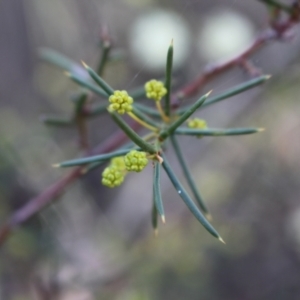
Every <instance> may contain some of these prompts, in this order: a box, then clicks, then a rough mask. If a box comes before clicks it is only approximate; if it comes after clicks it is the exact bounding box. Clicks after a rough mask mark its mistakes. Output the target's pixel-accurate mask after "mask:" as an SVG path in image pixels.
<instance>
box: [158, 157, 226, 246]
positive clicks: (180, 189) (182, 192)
mask: <svg viewBox="0 0 300 300" xmlns="http://www.w3.org/2000/svg"><path fill="white" fill-rule="evenodd" d="M163 160H164V161H163V163H162V166H163V168H164V169H165V171H166V173H167V175H168V176H169V178H170V180H171V182H172V184H173V186H174V187H175V189H176V191H177V193H178V194H179V196H180V197H181V199H182V200H183V201H184V203H185V204H186V206H187V207H188V208H189V210H190V211H191V212H192V214H193V215H194V216H195V217H196V219H197V220H198V221H199V222H200V223H201V224H202V225H203V227H204V228H205V229H206V230H207V231H208V232H209V233H210V234H211V235H212V236H214V237H216V238H217V239H218V240H219V241H221V242H222V243H225V242H224V241H223V239H222V238H221V236H220V235H219V233H218V232H217V231H216V229H215V228H214V227H213V226H212V225H211V224H210V223H209V222H208V221H207V219H206V218H205V217H204V216H203V214H202V213H201V211H200V210H199V209H198V207H197V206H196V204H195V203H194V202H193V200H192V199H191V198H190V196H189V195H188V193H187V192H186V190H185V189H184V187H183V186H182V184H181V183H180V181H179V180H178V179H177V177H176V175H175V173H174V172H173V170H172V169H171V166H170V165H169V163H168V161H167V158H166V156H165V155H163Z"/></svg>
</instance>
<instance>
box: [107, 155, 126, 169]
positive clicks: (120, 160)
mask: <svg viewBox="0 0 300 300" xmlns="http://www.w3.org/2000/svg"><path fill="white" fill-rule="evenodd" d="M110 166H114V167H116V168H117V169H118V170H120V171H124V170H126V166H125V162H124V156H117V157H114V158H113V159H112V160H111V161H110Z"/></svg>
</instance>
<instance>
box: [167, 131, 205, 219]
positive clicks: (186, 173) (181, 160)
mask: <svg viewBox="0 0 300 300" xmlns="http://www.w3.org/2000/svg"><path fill="white" fill-rule="evenodd" d="M170 139H171V143H172V145H173V148H174V150H175V154H176V156H177V158H178V161H179V163H180V166H181V168H182V171H183V173H184V176H185V178H186V180H187V183H188V185H189V187H190V189H191V191H192V193H193V195H194V197H195V199H196V201H197V203H198V205H199V207H200V208H201V210H202V211H203V212H204V214H205V215H206V217H207V218H208V219H210V218H211V217H210V213H209V210H208V208H207V206H206V205H205V203H204V201H203V199H202V197H201V194H200V192H199V191H198V189H197V187H196V184H195V181H194V179H193V177H192V175H191V173H190V170H189V167H188V165H187V163H186V161H185V159H184V156H183V154H182V152H181V149H180V147H179V144H178V142H177V139H176V137H175V136H173V135H171V137H170Z"/></svg>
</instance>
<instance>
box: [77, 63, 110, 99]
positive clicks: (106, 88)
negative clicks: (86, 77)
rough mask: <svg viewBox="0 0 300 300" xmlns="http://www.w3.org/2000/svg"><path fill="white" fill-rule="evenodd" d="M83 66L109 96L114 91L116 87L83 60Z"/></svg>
mask: <svg viewBox="0 0 300 300" xmlns="http://www.w3.org/2000/svg"><path fill="white" fill-rule="evenodd" d="M82 64H83V66H84V67H85V69H86V70H87V72H88V73H89V74H90V76H91V77H92V78H93V79H94V81H95V82H96V83H97V84H98V85H99V86H100V87H101V88H102V89H103V90H104V91H105V92H106V93H107V96H110V95H112V94H113V93H114V89H113V88H112V87H111V86H110V85H109V84H108V83H107V82H106V81H105V80H103V79H102V78H101V77H100V76H99V75H98V74H97V73H96V72H95V71H94V70H93V69H92V68H90V67H89V66H88V65H87V64H86V63H84V62H83V61H82Z"/></svg>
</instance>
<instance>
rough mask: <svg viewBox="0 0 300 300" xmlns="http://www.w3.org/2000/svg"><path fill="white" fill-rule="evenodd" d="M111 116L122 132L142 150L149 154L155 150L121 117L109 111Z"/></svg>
mask: <svg viewBox="0 0 300 300" xmlns="http://www.w3.org/2000/svg"><path fill="white" fill-rule="evenodd" d="M110 115H111V117H112V118H113V120H114V121H115V122H116V124H117V125H118V126H119V127H120V128H121V129H122V130H123V131H124V133H125V134H126V135H127V136H128V137H129V138H130V139H131V140H132V141H133V142H134V143H135V144H136V145H137V146H139V147H140V148H141V149H142V150H144V151H145V152H148V153H150V154H154V153H155V152H156V150H155V148H154V147H153V146H152V145H151V144H149V143H147V142H146V141H144V140H143V139H142V138H141V137H140V136H139V135H138V134H137V133H136V132H135V131H134V130H133V129H131V128H130V127H129V126H128V125H127V123H125V121H123V119H122V118H121V117H120V116H119V115H118V114H116V113H115V112H110Z"/></svg>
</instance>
